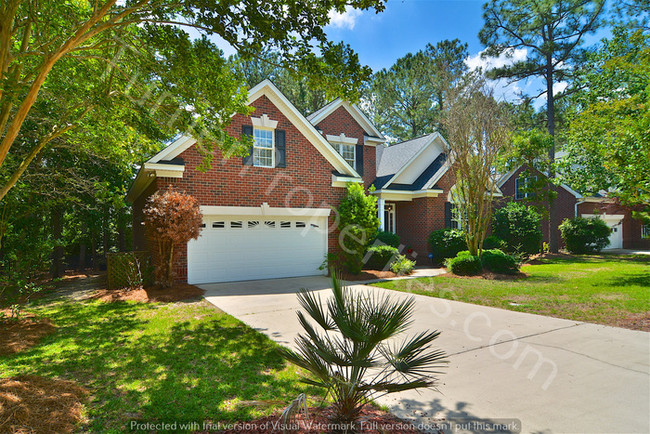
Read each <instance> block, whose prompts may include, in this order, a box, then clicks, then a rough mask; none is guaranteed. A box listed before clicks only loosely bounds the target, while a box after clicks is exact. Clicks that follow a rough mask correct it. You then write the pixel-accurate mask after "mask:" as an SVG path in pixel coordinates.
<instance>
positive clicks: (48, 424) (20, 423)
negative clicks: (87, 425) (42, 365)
mask: <svg viewBox="0 0 650 434" xmlns="http://www.w3.org/2000/svg"><path fill="white" fill-rule="evenodd" d="M87 397H88V391H87V390H86V389H84V388H83V387H80V386H78V385H77V384H75V383H73V382H72V381H66V380H55V379H51V378H44V377H39V376H36V375H21V376H17V377H10V378H1V379H0V432H3V433H15V434H17V433H21V434H22V433H68V432H73V431H74V430H75V429H76V427H77V425H78V423H79V422H81V421H82V419H83V416H82V409H83V403H84V402H85V401H86V399H87Z"/></svg>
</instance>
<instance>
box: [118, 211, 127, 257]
mask: <svg viewBox="0 0 650 434" xmlns="http://www.w3.org/2000/svg"><path fill="white" fill-rule="evenodd" d="M117 247H118V248H119V250H120V252H124V251H126V219H125V217H124V212H123V211H118V212H117Z"/></svg>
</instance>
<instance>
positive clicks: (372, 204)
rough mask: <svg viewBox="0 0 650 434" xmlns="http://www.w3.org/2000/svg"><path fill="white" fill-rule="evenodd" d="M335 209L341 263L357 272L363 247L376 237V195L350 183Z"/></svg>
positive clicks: (354, 272) (350, 270)
mask: <svg viewBox="0 0 650 434" xmlns="http://www.w3.org/2000/svg"><path fill="white" fill-rule="evenodd" d="M337 212H338V215H339V228H340V236H339V244H340V247H341V254H342V256H343V260H342V262H343V265H344V266H345V267H346V269H347V270H348V271H349V272H350V273H353V274H358V273H360V272H361V268H362V267H363V256H364V253H365V251H366V247H367V246H368V244H369V243H370V242H371V241H372V240H374V239H375V237H376V236H377V230H378V228H379V218H378V217H377V198H376V197H375V196H372V195H368V194H366V191H365V189H364V188H363V186H362V185H359V184H357V183H352V182H350V183H348V185H347V192H346V195H345V197H343V199H342V200H341V204H340V205H339V207H338V209H337Z"/></svg>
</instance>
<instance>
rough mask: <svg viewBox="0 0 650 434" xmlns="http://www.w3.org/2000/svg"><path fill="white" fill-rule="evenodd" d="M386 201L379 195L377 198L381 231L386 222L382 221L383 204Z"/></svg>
mask: <svg viewBox="0 0 650 434" xmlns="http://www.w3.org/2000/svg"><path fill="white" fill-rule="evenodd" d="M385 204H386V201H385V200H384V199H382V198H381V197H380V198H379V199H377V212H378V213H379V229H381V230H382V231H383V230H384V228H385V227H386V222H385V221H384V206H385Z"/></svg>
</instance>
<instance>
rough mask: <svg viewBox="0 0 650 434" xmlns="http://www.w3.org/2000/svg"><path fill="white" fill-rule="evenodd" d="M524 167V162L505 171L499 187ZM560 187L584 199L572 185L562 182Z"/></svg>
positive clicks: (499, 181)
mask: <svg viewBox="0 0 650 434" xmlns="http://www.w3.org/2000/svg"><path fill="white" fill-rule="evenodd" d="M522 167H523V164H520V165H519V166H517V167H515V168H514V169H512V170H510V171H509V172H507V173H504V174H503V175H501V178H499V180H498V181H497V187H499V188H501V187H503V184H505V183H506V182H507V181H508V180H509V179H510V178H512V176H513V175H514V174H516V173H517V172H518V171H519V169H521V168H522ZM535 170H536V169H535ZM543 175H544V176H546V174H543ZM560 187H562V188H563V189H565V190H566V191H568V192H569V193H570V194H572V195H573V196H575V198H576V199H582V197H583V196H582V195H581V194H580V193H578V192H577V191H575V190H574V189H572V188H571V187H569V186H568V185H566V184H560Z"/></svg>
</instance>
